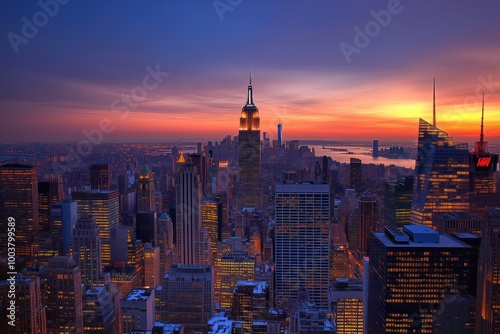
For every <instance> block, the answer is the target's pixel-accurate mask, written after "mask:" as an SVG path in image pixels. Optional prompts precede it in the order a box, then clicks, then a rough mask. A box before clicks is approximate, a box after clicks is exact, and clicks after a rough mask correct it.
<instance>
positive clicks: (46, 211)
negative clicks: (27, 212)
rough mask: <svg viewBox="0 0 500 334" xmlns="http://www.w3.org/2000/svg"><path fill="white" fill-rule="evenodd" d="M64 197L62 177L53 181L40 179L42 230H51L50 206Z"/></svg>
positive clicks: (39, 219)
mask: <svg viewBox="0 0 500 334" xmlns="http://www.w3.org/2000/svg"><path fill="white" fill-rule="evenodd" d="M63 198H64V191H63V186H62V178H61V177H60V176H59V177H58V178H54V179H53V180H51V181H38V217H39V218H38V225H39V226H38V228H39V230H40V231H43V232H48V231H49V230H50V206H51V205H52V204H54V203H57V202H59V201H61V200H62V199H63Z"/></svg>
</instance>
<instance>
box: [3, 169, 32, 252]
mask: <svg viewBox="0 0 500 334" xmlns="http://www.w3.org/2000/svg"><path fill="white" fill-rule="evenodd" d="M9 217H12V218H13V219H14V220H15V224H16V256H18V257H25V258H29V257H30V256H32V255H34V254H32V251H31V245H32V244H33V241H34V240H35V235H36V234H37V233H38V218H39V217H38V180H37V171H36V168H35V167H33V166H28V165H20V164H6V165H2V166H0V238H1V240H2V243H3V244H4V245H6V244H7V224H8V221H9ZM0 255H1V257H2V258H4V259H5V258H7V247H2V248H1V250H0Z"/></svg>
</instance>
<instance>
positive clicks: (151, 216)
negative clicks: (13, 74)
mask: <svg viewBox="0 0 500 334" xmlns="http://www.w3.org/2000/svg"><path fill="white" fill-rule="evenodd" d="M136 217H137V219H136V229H135V233H136V237H137V239H141V241H142V243H143V244H145V243H146V242H149V243H150V244H152V245H153V246H158V217H157V215H156V211H139V212H137V214H136Z"/></svg>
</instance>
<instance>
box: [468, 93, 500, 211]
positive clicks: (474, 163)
mask: <svg viewBox="0 0 500 334" xmlns="http://www.w3.org/2000/svg"><path fill="white" fill-rule="evenodd" d="M497 168H498V154H493V153H490V152H489V151H488V142H487V141H485V140H484V94H483V107H482V114H481V133H480V135H479V141H477V142H476V145H475V147H474V150H473V151H472V152H471V153H470V156H469V173H470V183H469V190H470V211H471V212H472V213H475V214H480V215H483V214H484V211H485V209H486V207H492V206H496V205H498V203H500V191H499V189H497V184H496V180H495V174H496V171H497Z"/></svg>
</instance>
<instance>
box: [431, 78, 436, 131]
mask: <svg viewBox="0 0 500 334" xmlns="http://www.w3.org/2000/svg"><path fill="white" fill-rule="evenodd" d="M432 125H434V126H436V78H434V87H433V89H432Z"/></svg>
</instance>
